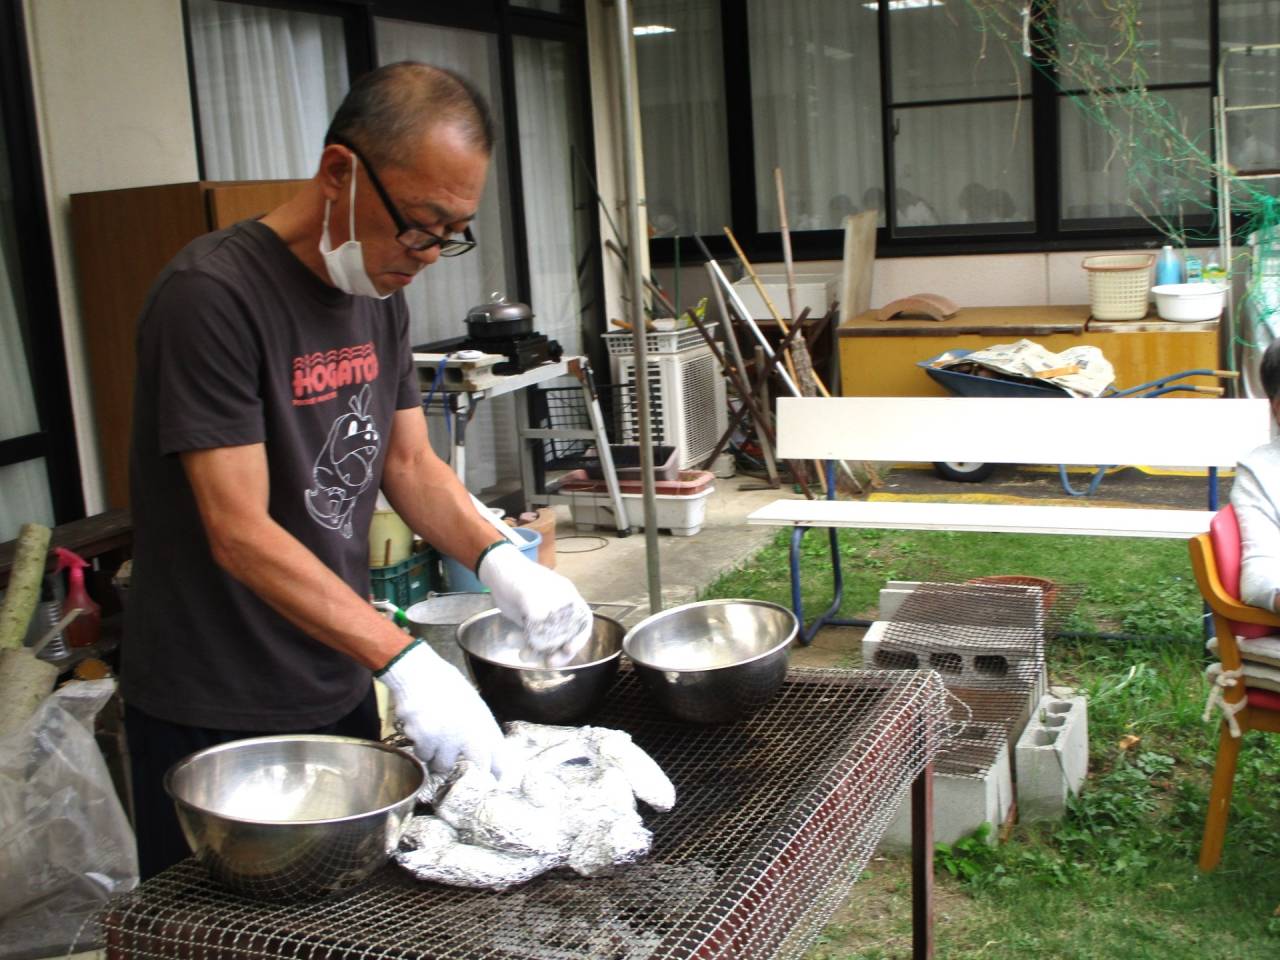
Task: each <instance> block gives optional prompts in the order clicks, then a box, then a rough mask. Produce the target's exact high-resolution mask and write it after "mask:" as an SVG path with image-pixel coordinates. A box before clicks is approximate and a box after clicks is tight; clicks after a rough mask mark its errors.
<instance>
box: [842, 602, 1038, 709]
mask: <svg viewBox="0 0 1280 960" xmlns="http://www.w3.org/2000/svg"><path fill="white" fill-rule="evenodd" d="M889 632H890V631H889V624H888V622H887V621H884V620H877V621H876V622H875V623H873V624H872V625H871V626H870V627H868V628H867V632H866V633H865V634H863V636H862V665H863V666H864V667H866V668H867V669H871V670H936V671H938V673H940V674H941V675H942V682H943V683H945V684H946V685H947V686H948V687H968V688H975V689H977V688H982V687H995V688H999V689H1010V688H1013V687H1017V686H1018V685H1019V681H1021V682H1023V683H1025V684H1026V686H1027V689H1028V692H1029V695H1030V696H1031V704H1033V705H1034V704H1037V703H1039V701H1040V698H1041V697H1043V696H1044V693H1045V689H1046V686H1047V678H1046V676H1045V669H1044V657H1043V653H1041V654H1039V655H1031V654H1028V653H1027V652H1025V651H1023V650H1019V649H1017V645H1012V644H1011V645H1010V646H1009V647H999V646H993V647H991V648H990V649H985V648H983V647H980V646H975V645H973V644H965V643H964V642H963V638H964V636H965V633H966V630H965V627H963V626H946V625H937V626H936V627H935V631H934V636H933V639H932V640H931V644H932V645H936V647H937V649H934V650H930V651H928V652H923V651H916V650H907V649H902V648H900V647H897V646H895V645H894V643H893V642H892V640H891V639H889V638H888V637H887V634H888V633H889ZM949 635H950V636H954V637H955V638H956V643H955V644H953V645H949V644H948V642H947V638H948V636H949ZM1041 650H1043V648H1041Z"/></svg>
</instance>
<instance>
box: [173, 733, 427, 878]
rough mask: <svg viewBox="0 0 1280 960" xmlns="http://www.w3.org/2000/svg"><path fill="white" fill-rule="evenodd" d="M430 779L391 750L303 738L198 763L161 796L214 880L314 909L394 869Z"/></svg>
mask: <svg viewBox="0 0 1280 960" xmlns="http://www.w3.org/2000/svg"><path fill="white" fill-rule="evenodd" d="M425 779H426V771H425V770H424V769H423V767H422V764H420V763H419V762H418V761H417V760H416V759H415V758H414V757H411V756H409V755H408V754H407V753H404V752H402V751H400V750H396V749H395V748H393V747H388V746H385V745H384V744H381V743H377V742H375V741H372V740H360V739H358V738H355V737H329V736H318V735H302V734H299V735H283V736H276V737H255V738H252V739H247V740H234V741H232V742H230V743H224V744H221V745H219V746H216V747H210V748H208V749H207V750H201V751H199V752H198V753H193V754H192V755H191V756H189V757H187V758H186V759H184V760H180V761H178V762H177V763H176V764H174V765H173V766H172V767H171V768H170V769H169V771H168V773H166V774H165V778H164V787H165V790H167V791H168V793H169V796H171V797H172V798H173V801H174V804H175V805H176V807H177V811H178V821H179V823H181V824H182V832H183V833H184V834H185V835H186V838H187V843H188V845H189V846H190V847H191V852H192V853H194V854H195V856H196V858H197V859H198V860H199V861H200V862H201V863H203V864H204V866H205V868H206V869H208V871H209V873H210V874H212V875H213V877H214V878H215V879H217V880H219V881H221V882H222V883H224V884H226V885H227V886H228V887H230V888H231V889H233V890H236V891H237V892H239V893H242V894H244V895H245V896H248V897H254V898H258V899H266V900H310V899H316V898H319V897H325V896H328V895H330V894H334V893H338V892H340V891H343V890H347V889H350V888H351V887H354V886H356V885H357V884H359V883H360V882H361V881H362V880H364V879H365V878H366V877H367V876H369V874H371V873H373V871H374V870H376V869H378V867H380V866H382V865H383V864H384V863H386V862H387V859H388V858H389V857H390V856H391V854H392V853H393V852H394V851H395V849H396V845H397V844H398V843H399V842H400V835H401V834H402V833H403V832H404V828H405V825H406V824H407V822H408V819H409V816H410V814H411V813H412V812H413V803H414V798H415V796H416V795H417V793H418V790H419V789H420V788H421V787H422V785H423V782H424V781H425Z"/></svg>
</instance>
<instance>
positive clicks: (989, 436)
mask: <svg viewBox="0 0 1280 960" xmlns="http://www.w3.org/2000/svg"><path fill="white" fill-rule="evenodd" d="M1270 437H1271V414H1270V410H1269V408H1268V404H1267V401H1265V400H1223V399H1209V398H1196V397H1160V398H1156V399H1150V400H1139V399H1123V398H1121V399H1110V400H1108V399H1105V398H1101V399H1071V398H1066V397H1064V398H1062V399H1055V398H1043V399H1039V398H1035V399H1032V398H1028V399H1018V398H1006V397H830V398H826V397H805V398H798V397H780V398H779V399H778V455H779V456H781V457H786V458H788V459H794V460H827V459H842V460H865V461H873V462H901V461H925V462H928V461H937V460H942V461H963V462H969V463H1049V464H1053V463H1065V464H1085V465H1094V464H1111V465H1115V464H1142V465H1146V466H1153V467H1178V466H1200V467H1210V466H1217V467H1228V466H1234V465H1235V464H1236V462H1237V461H1239V459H1240V458H1241V457H1242V456H1244V455H1245V454H1246V453H1248V452H1249V451H1250V450H1252V449H1253V448H1254V447H1257V446H1260V445H1262V444H1264V443H1267V442H1268V441H1269V440H1270Z"/></svg>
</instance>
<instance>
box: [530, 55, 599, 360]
mask: <svg viewBox="0 0 1280 960" xmlns="http://www.w3.org/2000/svg"><path fill="white" fill-rule="evenodd" d="M513 49H514V53H515V70H516V89H517V90H518V91H519V92H520V96H519V99H518V100H517V103H516V110H517V119H518V121H519V126H520V168H521V170H522V171H523V178H524V190H523V191H522V192H523V194H524V197H523V201H524V216H525V229H526V233H527V235H528V238H529V274H530V277H531V280H532V285H533V291H532V303H531V304H530V306H532V307H533V310H534V313H535V314H537V317H538V320H537V328H538V330H539V332H541V333H545V334H546V335H547V336H549V337H551V338H553V339H555V340H558V341H560V345H561V346H563V347H564V349H565V352H566V353H570V354H575V353H581V352H582V345H583V344H582V339H583V338H582V328H581V327H582V311H583V303H584V300H585V297H584V293H583V290H582V289H581V287H580V272H579V269H578V265H579V264H580V263H583V262H586V261H589V259H590V257H591V251H590V249H589V244H590V243H591V236H592V234H591V223H590V220H589V217H591V216H592V215H594V213H595V199H594V197H592V196H591V193H590V187H589V186H588V184H587V182H586V178H585V176H584V175H583V172H584V171H585V170H586V169H587V167H586V165H585V164H586V161H585V159H584V152H583V151H584V148H585V146H586V144H587V132H586V129H585V127H584V125H583V116H582V109H581V107H582V103H581V98H580V97H579V96H578V95H577V92H576V91H577V90H578V89H579V85H578V83H577V78H578V69H579V65H578V61H577V58H576V56H575V55H574V51H573V48H572V47H570V45H569V44H567V43H564V42H562V41H557V40H535V39H530V38H527V37H516V38H515V43H514V47H513ZM582 279H585V277H583V278H582Z"/></svg>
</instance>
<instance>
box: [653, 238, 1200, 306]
mask: <svg viewBox="0 0 1280 960" xmlns="http://www.w3.org/2000/svg"><path fill="white" fill-rule="evenodd" d="M1134 252H1136V251H1133V250H1095V251H1083V252H1071V253H1008V254H985V255H973V256H965V255H960V256H950V257H893V258H880V259H877V260H876V262H875V267H874V270H873V273H872V282H871V306H872V308H876V307H882V306H884V305H885V304H886V303H889V302H890V301H892V300H897V299H898V298H899V297H906V296H910V295H911V294H915V293H938V294H941V295H942V296H944V297H947V298H948V299H950V300H953V301H954V302H955V303H956V304H957V305H958V306H961V307H1028V306H1042V305H1045V304H1078V303H1088V302H1089V281H1088V274H1087V273H1086V272H1085V270H1084V267H1083V266H1081V262H1082V261H1083V260H1084V258H1085V257H1088V256H1092V255H1093V254H1095V253H1134ZM1153 252H1154V251H1153ZM1208 254H1209V251H1208V249H1207V248H1206V251H1205V254H1204V256H1202V259H1204V260H1206V261H1207V260H1208ZM720 265H721V267H722V268H724V270H725V272H726V273H728V274H729V276H730V277H731V278H736V277H737V276H738V275H739V274H738V272H737V271H735V270H732V269H731V267H736V266H737V260H736V259H726V260H724V261H721V264H720ZM752 266H753V267H755V270H756V273H758V274H765V273H769V274H778V275H781V274H782V273H783V272H784V267H783V265H782V264H781V263H753V264H752ZM656 273H657V275H658V279H659V281H660V282H661V283H662V285H663V286H664V287H666V289H667V291H668V292H671V291H672V290H673V288H674V285H675V276H674V271H672V270H671V269H670V268H666V269H658V270H657V271H656ZM796 273H797V275H802V274H806V273H813V274H826V275H834V276H837V277H838V276H839V274H840V261H839V260H816V261H808V262H805V263H797V264H796ZM680 285H681V289H680V299H681V301H682V302H683V305H684V306H686V307H688V306H692V305H693V304H694V303H696V302H697V300H698V298H699V297H702V296H707V295H708V294H709V291H710V287H709V285H708V283H707V280H706V277H705V276H704V270H703V268H702V267H701V266H698V267H696V268H694V267H691V268H686V269H683V270H682V271H681V274H680ZM836 289H837V291H838V290H839V285H838V284H837V286H836ZM778 307H779V309H783V305H782V304H778Z"/></svg>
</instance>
